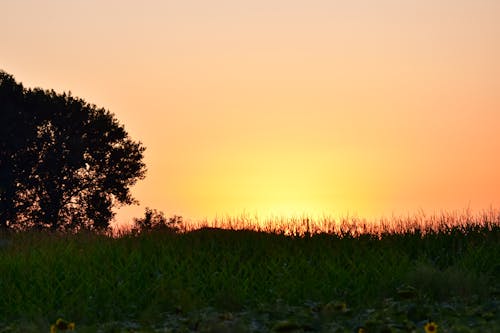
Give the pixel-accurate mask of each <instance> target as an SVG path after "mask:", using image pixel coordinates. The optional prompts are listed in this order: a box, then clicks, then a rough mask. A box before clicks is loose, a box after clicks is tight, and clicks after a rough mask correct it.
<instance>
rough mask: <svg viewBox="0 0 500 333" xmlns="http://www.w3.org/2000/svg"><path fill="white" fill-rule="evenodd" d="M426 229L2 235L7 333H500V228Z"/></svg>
mask: <svg viewBox="0 0 500 333" xmlns="http://www.w3.org/2000/svg"><path fill="white" fill-rule="evenodd" d="M429 221H430V220H429ZM429 221H427V222H429ZM235 222H237V221H233V223H235ZM323 222H324V221H323ZM355 222H356V221H355ZM358 222H359V221H358ZM425 222H426V221H420V222H419V223H416V222H415V220H408V221H406V222H404V221H393V223H392V224H391V223H386V224H385V227H384V224H383V225H379V226H377V227H370V226H369V225H368V226H367V225H366V224H365V225H364V226H363V224H359V223H358V224H356V223H343V225H337V227H332V228H331V230H330V233H329V234H327V233H319V231H318V230H317V229H311V227H310V225H309V224H310V223H309V222H307V228H306V229H305V233H304V232H299V231H298V230H299V229H293V230H292V229H289V230H288V231H287V232H286V233H288V235H285V234H283V233H284V232H282V234H280V232H279V230H278V229H276V230H274V233H266V232H262V231H261V232H257V231H252V230H240V231H237V230H221V229H212V228H205V229H201V230H196V231H190V232H177V233H176V232H173V231H169V230H165V229H164V230H158V231H153V232H143V233H140V234H138V235H123V236H121V237H109V236H106V235H96V234H87V233H80V234H49V233H34V232H25V233H5V234H1V235H0V332H48V331H49V328H50V325H51V324H54V323H55V321H56V320H57V319H58V318H64V319H66V320H70V321H72V322H74V323H75V326H76V331H77V332H98V331H100V332H268V331H270V332H425V328H424V327H425V325H426V324H427V323H428V322H430V321H432V322H434V323H436V324H437V325H438V328H437V331H438V332H500V295H499V292H500V255H499V254H500V223H499V221H498V219H495V218H491V216H490V218H477V219H476V220H470V219H462V218H461V217H452V218H448V219H441V220H432V221H431V222H432V223H428V224H427V225H426V224H425ZM405 223H406V224H405ZM390 226H392V227H390ZM233 227H234V224H233ZM261 229H262V228H261ZM302 230H304V229H302ZM363 329H364V331H363ZM429 329H432V327H430V328H429V327H428V330H429ZM434 332H435V331H434Z"/></svg>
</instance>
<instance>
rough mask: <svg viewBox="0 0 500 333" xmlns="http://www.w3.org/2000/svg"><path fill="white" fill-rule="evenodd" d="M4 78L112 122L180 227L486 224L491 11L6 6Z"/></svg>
mask: <svg viewBox="0 0 500 333" xmlns="http://www.w3.org/2000/svg"><path fill="white" fill-rule="evenodd" d="M0 12H2V13H3V15H2V20H0V31H1V34H0V42H1V43H0V68H1V69H3V70H5V71H7V72H8V73H10V74H12V75H14V76H15V78H16V79H17V80H18V81H21V82H23V83H24V84H25V85H26V86H30V87H33V86H41V87H43V88H53V89H55V90H57V91H59V92H62V91H67V90H71V91H72V93H73V94H74V95H76V96H79V97H82V98H84V99H85V100H87V101H88V102H91V103H95V104H97V105H99V106H103V107H105V108H107V109H109V110H110V111H112V112H114V113H115V114H116V116H117V118H118V119H119V120H120V121H121V122H122V123H123V124H124V125H125V127H126V129H127V130H128V131H129V133H130V134H131V136H132V137H133V138H134V139H136V140H140V141H142V142H143V143H144V145H145V146H146V147H147V152H146V164H147V165H148V170H149V171H148V175H147V178H146V179H145V180H143V181H141V182H139V183H138V184H137V185H136V186H135V187H134V190H133V193H134V194H135V196H136V198H138V199H139V200H140V202H141V206H134V207H128V208H123V209H121V210H120V211H119V214H118V217H117V219H118V220H119V221H127V220H130V218H131V217H132V216H139V215H142V212H143V209H144V207H145V206H149V207H152V208H156V209H159V210H162V211H164V212H165V213H166V214H167V215H173V214H178V215H182V216H184V217H186V218H188V219H189V218H192V219H199V218H204V217H207V218H208V219H211V218H212V217H214V216H215V215H219V216H224V215H226V214H229V215H238V214H240V213H242V212H243V211H245V212H247V213H251V214H254V213H257V214H261V215H268V214H274V215H285V216H289V215H291V214H304V213H308V214H312V215H316V214H325V215H332V216H337V215H345V214H347V213H349V214H351V215H352V214H357V215H359V216H364V217H369V218H370V217H376V216H381V215H385V216H391V215H392V214H408V213H410V214H412V213H414V212H417V211H420V210H424V211H425V212H429V213H432V212H440V211H443V210H446V211H450V210H464V209H466V208H468V207H470V208H471V209H473V210H481V209H487V208H489V207H490V206H493V207H500V172H499V170H500V135H499V133H500V61H499V60H498V59H500V20H499V19H498V18H499V17H500V2H499V1H498V0H475V1H469V0H467V1H466V0H442V1H431V0H421V1H416V0H408V1H404V0H357V1H326V0H323V1H322V0H309V1H290V0H288V1H285V0H282V1H276V0H253V1H229V0H226V1H221V0H218V1H217V0H215V1H201V0H199V1H194V0H183V1H160V0H157V1H153V0H151V1H144V2H138V1H130V0H121V1H117V0H113V1H111V0H110V1H97V0H85V1H77V0H75V1H63V0H59V1H56V0H47V1H33V0H32V1H28V0H16V1H3V2H2V3H0Z"/></svg>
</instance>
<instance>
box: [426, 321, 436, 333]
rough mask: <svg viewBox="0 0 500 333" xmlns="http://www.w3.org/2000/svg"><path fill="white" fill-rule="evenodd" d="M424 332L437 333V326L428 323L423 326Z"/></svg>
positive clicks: (431, 322)
mask: <svg viewBox="0 0 500 333" xmlns="http://www.w3.org/2000/svg"><path fill="white" fill-rule="evenodd" d="M424 330H425V333H437V331H438V325H437V324H436V323H435V322H433V321H430V322H428V323H427V324H425V325H424Z"/></svg>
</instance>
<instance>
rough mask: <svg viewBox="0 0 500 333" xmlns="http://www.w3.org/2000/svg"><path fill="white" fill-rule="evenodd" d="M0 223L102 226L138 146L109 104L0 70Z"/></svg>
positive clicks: (131, 176)
mask: <svg viewBox="0 0 500 333" xmlns="http://www.w3.org/2000/svg"><path fill="white" fill-rule="evenodd" d="M0 110H1V111H0V133H1V134H0V147H1V153H0V227H4V228H5V227H11V228H16V229H26V228H32V227H35V228H39V229H41V228H50V229H52V230H56V229H59V230H61V229H71V230H74V229H98V230H99V229H101V230H102V229H106V228H107V227H108V225H109V222H110V220H111V219H112V217H113V211H112V208H113V207H115V206H116V205H120V204H131V203H134V202H135V201H134V199H133V198H132V196H131V194H130V187H131V186H132V185H133V184H134V183H135V182H136V181H137V180H138V179H142V178H143V177H144V175H145V164H144V163H143V162H142V160H143V153H144V150H145V148H144V147H143V146H142V144H141V143H140V142H135V141H133V140H131V139H130V137H129V135H128V133H127V132H126V131H125V129H124V127H123V126H122V125H120V124H119V123H118V121H117V120H116V118H115V116H114V115H113V114H112V113H110V112H109V111H107V110H105V109H102V108H98V107H96V106H95V105H91V104H88V103H87V102H85V101H84V100H83V99H80V98H76V97H73V96H71V93H68V94H66V93H63V94H58V93H56V92H54V91H52V90H51V91H49V90H42V89H39V88H36V89H26V88H24V87H23V86H22V85H21V84H18V83H16V82H15V80H14V78H13V77H12V76H11V75H8V74H7V73H5V72H1V71H0Z"/></svg>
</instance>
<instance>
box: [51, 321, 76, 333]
mask: <svg viewBox="0 0 500 333" xmlns="http://www.w3.org/2000/svg"><path fill="white" fill-rule="evenodd" d="M74 330H75V323H70V322H67V321H65V320H64V319H61V318H59V319H57V320H56V324H55V325H50V333H56V332H57V331H74Z"/></svg>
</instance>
